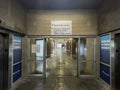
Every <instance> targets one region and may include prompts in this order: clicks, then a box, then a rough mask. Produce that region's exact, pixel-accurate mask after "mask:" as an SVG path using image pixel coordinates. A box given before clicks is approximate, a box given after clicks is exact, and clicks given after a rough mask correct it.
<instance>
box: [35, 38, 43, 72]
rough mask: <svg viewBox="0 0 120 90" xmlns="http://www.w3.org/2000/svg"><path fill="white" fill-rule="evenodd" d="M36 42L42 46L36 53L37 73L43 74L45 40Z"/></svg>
mask: <svg viewBox="0 0 120 90" xmlns="http://www.w3.org/2000/svg"><path fill="white" fill-rule="evenodd" d="M36 44H37V45H38V46H39V47H40V50H39V52H38V53H36V73H39V74H42V73H43V49H44V47H43V45H44V41H43V40H36Z"/></svg>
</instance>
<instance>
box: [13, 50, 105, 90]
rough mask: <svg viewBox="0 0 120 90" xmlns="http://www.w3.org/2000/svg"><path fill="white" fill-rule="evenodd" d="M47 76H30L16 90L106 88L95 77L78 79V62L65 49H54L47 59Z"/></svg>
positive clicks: (88, 89)
mask: <svg viewBox="0 0 120 90" xmlns="http://www.w3.org/2000/svg"><path fill="white" fill-rule="evenodd" d="M46 65H47V77H46V78H42V77H39V76H30V77H27V78H26V79H24V80H23V81H22V83H21V84H20V85H19V86H17V88H16V89H15V90H105V89H104V88H103V87H101V86H100V84H99V83H98V81H97V80H96V79H95V78H94V79H93V78H92V79H91V78H87V79H78V78H77V77H76V75H77V63H76V60H75V59H73V58H72V55H70V54H67V52H66V50H65V49H62V48H57V49H53V51H52V56H51V58H49V59H47V64H46Z"/></svg>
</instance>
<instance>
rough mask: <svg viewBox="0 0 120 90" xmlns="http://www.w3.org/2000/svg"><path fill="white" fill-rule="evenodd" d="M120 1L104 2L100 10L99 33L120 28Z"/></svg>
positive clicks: (107, 0) (108, 0)
mask: <svg viewBox="0 0 120 90" xmlns="http://www.w3.org/2000/svg"><path fill="white" fill-rule="evenodd" d="M119 14H120V0H104V3H103V5H102V6H101V7H100V10H99V13H98V15H99V20H98V21H99V23H98V25H99V26H98V27H99V33H100V34H101V33H105V32H109V31H112V30H114V29H117V28H120V20H119V19H120V15H119Z"/></svg>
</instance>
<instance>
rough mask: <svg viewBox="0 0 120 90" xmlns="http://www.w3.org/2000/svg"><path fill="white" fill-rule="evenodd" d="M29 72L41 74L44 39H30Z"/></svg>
mask: <svg viewBox="0 0 120 90" xmlns="http://www.w3.org/2000/svg"><path fill="white" fill-rule="evenodd" d="M30 47H31V53H30V73H31V74H42V75H43V60H44V58H43V57H44V40H43V39H34V38H31V39H30Z"/></svg>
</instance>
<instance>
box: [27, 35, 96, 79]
mask: <svg viewBox="0 0 120 90" xmlns="http://www.w3.org/2000/svg"><path fill="white" fill-rule="evenodd" d="M27 37H28V45H29V43H30V41H29V39H30V38H35V39H44V40H45V42H46V39H47V38H77V39H78V40H77V41H78V42H77V43H78V46H79V44H80V38H83V37H84V38H97V36H96V35H66V36H65V35H64V36H63V35H59V36H56V35H27ZM46 46H47V45H46V43H45V46H44V47H46ZM29 47H30V46H29ZM77 50H78V51H77V52H78V55H77V56H78V58H77V64H76V65H77V67H76V68H77V77H78V78H80V77H81V75H80V73H79V71H80V65H79V62H80V54H79V53H80V51H79V50H80V49H79V47H78V48H77ZM28 51H29V52H28V60H30V54H29V53H30V48H29V50H28ZM95 51H96V50H95ZM44 54H45V55H46V48H45V52H44ZM46 57H47V56H44V76H45V77H46ZM94 58H95V57H94ZM94 65H95V67H96V60H95V64H94ZM95 71H96V69H95ZM95 76H96V74H95V75H94V76H90V75H86V76H83V77H95Z"/></svg>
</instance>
